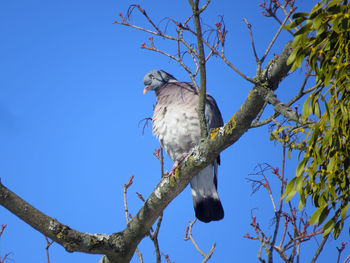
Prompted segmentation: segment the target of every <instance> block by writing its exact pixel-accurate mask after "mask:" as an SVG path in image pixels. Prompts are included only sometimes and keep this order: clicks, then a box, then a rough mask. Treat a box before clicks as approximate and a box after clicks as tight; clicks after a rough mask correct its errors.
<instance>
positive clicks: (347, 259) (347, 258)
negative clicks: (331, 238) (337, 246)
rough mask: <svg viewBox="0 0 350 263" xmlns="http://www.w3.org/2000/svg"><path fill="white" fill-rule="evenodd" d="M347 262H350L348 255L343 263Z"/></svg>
mask: <svg viewBox="0 0 350 263" xmlns="http://www.w3.org/2000/svg"><path fill="white" fill-rule="evenodd" d="M349 260H350V255H349V256H347V257H346V258H345V260H344V261H343V263H347V262H348V261H349Z"/></svg>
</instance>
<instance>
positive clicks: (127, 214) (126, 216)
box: [123, 175, 143, 263]
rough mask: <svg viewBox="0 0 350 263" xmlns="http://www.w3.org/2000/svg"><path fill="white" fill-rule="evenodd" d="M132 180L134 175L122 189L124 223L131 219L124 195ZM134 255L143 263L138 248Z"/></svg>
mask: <svg viewBox="0 0 350 263" xmlns="http://www.w3.org/2000/svg"><path fill="white" fill-rule="evenodd" d="M133 179H134V175H131V176H130V178H129V182H128V183H127V184H124V187H123V197H124V213H125V221H126V223H129V217H131V215H130V214H129V210H128V204H127V199H126V194H127V190H128V188H129V187H130V186H131V185H132V184H133V181H132V180H133ZM135 251H136V254H137V256H138V258H139V261H140V263H142V262H143V258H142V254H141V252H140V250H139V249H138V248H136V250H135Z"/></svg>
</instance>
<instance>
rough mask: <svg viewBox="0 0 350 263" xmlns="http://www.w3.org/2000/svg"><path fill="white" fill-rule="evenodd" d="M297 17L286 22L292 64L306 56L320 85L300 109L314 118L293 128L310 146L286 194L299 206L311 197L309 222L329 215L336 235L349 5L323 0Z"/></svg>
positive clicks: (348, 154)
mask: <svg viewBox="0 0 350 263" xmlns="http://www.w3.org/2000/svg"><path fill="white" fill-rule="evenodd" d="M293 19H294V21H293V22H292V23H291V24H289V25H287V26H286V27H285V28H286V29H289V30H290V29H293V28H298V30H297V32H296V33H295V38H294V41H293V44H292V47H293V48H294V50H293V52H292V54H291V56H290V57H289V59H288V63H289V64H292V70H295V69H297V68H299V67H301V64H302V62H303V61H304V59H305V58H306V61H307V62H308V65H309V67H310V68H311V70H312V71H314V73H315V76H316V83H317V84H318V88H317V89H315V90H314V91H313V92H312V93H311V94H310V96H309V97H308V98H307V100H306V101H305V103H304V106H303V109H302V116H303V120H304V121H305V123H307V121H308V120H310V119H313V120H315V122H313V123H312V124H311V125H310V124H308V125H304V126H302V127H300V126H299V127H297V128H295V127H294V128H293V129H294V130H293V131H294V132H296V133H298V134H299V135H302V138H303V140H302V143H301V144H300V145H306V147H303V148H302V150H301V153H302V159H301V161H300V163H299V165H298V167H297V170H296V176H295V177H294V178H293V179H292V180H291V181H290V182H289V184H288V186H287V188H286V191H285V195H284V196H285V197H287V200H289V199H290V198H292V197H293V196H294V195H295V194H296V193H298V194H299V195H300V204H299V208H301V207H303V206H304V205H305V202H306V200H307V198H308V197H311V199H312V200H313V202H314V205H315V206H316V208H317V209H316V211H315V212H314V214H313V215H312V216H311V219H310V223H311V224H315V223H317V224H318V225H320V224H322V223H323V222H326V219H327V220H328V221H327V222H326V223H325V224H324V226H323V227H324V236H326V235H328V234H329V233H330V231H331V230H332V229H333V234H334V237H335V238H336V237H338V235H339V233H340V231H341V230H342V227H343V224H344V220H345V218H346V215H347V213H348V208H349V197H350V178H349V177H350V140H349V137H350V83H349V77H350V60H349V47H350V7H349V4H348V1H346V0H343V1H341V0H331V1H329V0H328V1H327V0H322V1H320V2H319V3H317V4H316V5H315V6H314V7H313V9H312V10H311V12H310V13H297V14H295V15H294V16H293ZM280 129H281V128H280ZM281 130H284V129H281ZM281 130H280V131H281ZM332 210H333V211H334V213H330V212H331V211H332Z"/></svg>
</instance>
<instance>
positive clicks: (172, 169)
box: [167, 153, 190, 177]
mask: <svg viewBox="0 0 350 263" xmlns="http://www.w3.org/2000/svg"><path fill="white" fill-rule="evenodd" d="M189 154H190V153H186V154H184V156H182V157H181V159H180V161H176V162H175V163H174V165H173V168H171V171H170V173H169V174H168V175H167V177H172V176H173V175H175V172H176V169H177V168H178V167H179V165H180V163H181V162H183V160H185V159H186V157H187V156H188V155H189Z"/></svg>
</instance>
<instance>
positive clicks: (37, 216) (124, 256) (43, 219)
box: [0, 43, 292, 263]
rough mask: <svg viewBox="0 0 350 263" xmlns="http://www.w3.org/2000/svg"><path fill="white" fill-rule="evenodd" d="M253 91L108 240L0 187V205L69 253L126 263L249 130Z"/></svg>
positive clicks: (275, 75) (256, 107)
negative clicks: (179, 200) (167, 212)
mask: <svg viewBox="0 0 350 263" xmlns="http://www.w3.org/2000/svg"><path fill="white" fill-rule="evenodd" d="M291 51H292V50H291V48H290V43H288V44H287V45H286V47H285V49H284V51H283V52H282V54H281V55H280V56H279V57H278V58H277V59H276V60H275V61H274V62H273V63H272V64H271V66H270V67H269V71H268V72H267V73H266V74H265V75H266V76H265V81H266V82H267V83H268V86H269V87H271V89H273V90H275V89H277V87H278V84H279V82H280V81H281V80H282V79H283V78H284V77H285V76H286V75H287V73H288V71H289V69H290V66H287V65H286V61H287V58H288V57H289V55H290V53H291ZM257 89H259V86H255V87H254V88H253V89H252V91H251V92H250V94H249V96H248V98H247V99H246V101H245V102H244V103H243V105H242V106H241V108H240V110H239V111H238V112H236V113H235V114H234V115H233V116H232V118H231V119H230V120H229V121H228V122H227V123H226V124H225V126H223V127H221V128H218V129H215V130H214V131H213V132H212V133H211V134H210V136H208V137H207V138H205V140H202V141H201V143H200V144H199V145H198V146H197V147H195V148H194V149H193V151H192V152H191V153H190V154H189V155H188V156H187V158H186V159H185V161H184V162H182V163H181V165H180V167H179V168H178V169H176V171H175V175H174V176H173V177H171V178H167V177H165V178H162V180H161V181H160V183H159V184H158V185H157V186H156V188H155V189H154V191H153V192H152V193H151V195H150V196H149V198H148V199H147V200H146V201H145V203H144V205H143V207H142V208H141V209H140V211H139V212H138V213H137V215H136V216H134V217H133V218H132V219H131V220H130V221H129V223H128V225H127V227H126V228H125V229H124V230H123V231H122V232H119V233H115V234H112V235H110V236H108V235H103V234H87V233H81V232H78V231H76V230H73V229H71V228H69V227H68V226H66V225H63V224H61V223H59V222H58V221H57V220H56V219H54V218H51V217H48V216H47V215H45V214H43V213H42V212H40V211H38V210H37V209H35V208H34V207H33V206H31V205H29V204H28V203H26V202H25V201H24V200H22V199H21V198H20V197H18V196H17V195H15V194H14V193H12V192H11V191H10V190H8V189H7V188H6V187H4V186H3V185H1V184H0V204H1V205H2V206H4V207H6V208H7V209H8V210H10V211H11V212H12V213H13V214H15V215H17V216H18V217H20V218H21V219H22V220H24V221H25V222H26V223H28V224H29V225H31V226H32V227H33V228H35V229H37V230H38V231H40V232H41V233H43V234H44V235H46V236H47V237H49V238H50V239H52V240H54V241H55V242H57V243H59V244H61V245H62V246H64V247H65V248H66V249H67V250H68V251H71V252H73V251H81V252H86V253H90V254H104V255H106V256H107V257H103V258H102V259H101V262H110V263H114V262H118V263H120V262H129V261H130V260H131V258H132V256H133V254H134V251H135V249H136V247H137V245H138V243H139V242H140V241H141V240H142V239H143V238H144V237H145V236H146V235H148V234H149V230H150V228H151V227H152V225H153V224H154V222H155V221H156V219H157V218H158V217H159V216H160V215H161V213H162V212H163V210H164V209H165V208H166V206H167V205H168V204H169V203H170V202H171V201H172V200H173V199H174V198H175V197H176V196H177V195H178V194H179V193H180V192H182V190H183V189H184V188H185V187H186V186H187V184H188V183H189V182H190V180H191V179H192V178H193V177H194V176H195V175H196V174H198V172H199V171H200V170H201V169H203V168H204V167H206V166H208V165H209V164H211V163H212V162H213V161H214V160H215V159H216V158H217V155H218V154H219V153H220V152H221V151H223V150H224V149H226V148H227V147H229V146H231V145H232V144H234V143H235V142H236V141H237V140H238V139H239V138H240V137H241V136H242V135H243V134H244V133H245V132H246V131H247V130H248V129H249V127H250V125H251V123H252V121H253V120H254V119H255V118H256V116H257V115H258V114H259V112H260V110H261V108H262V107H263V106H264V103H265V98H264V97H263V96H262V95H261V94H259V92H257ZM107 258H108V259H109V260H107Z"/></svg>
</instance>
